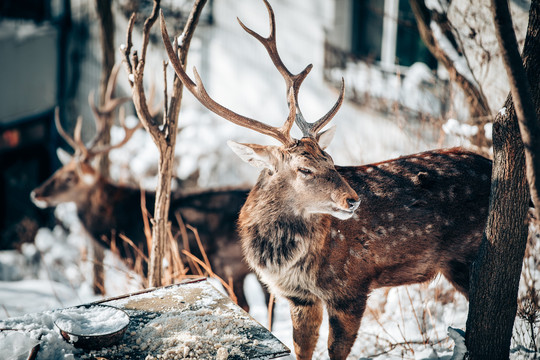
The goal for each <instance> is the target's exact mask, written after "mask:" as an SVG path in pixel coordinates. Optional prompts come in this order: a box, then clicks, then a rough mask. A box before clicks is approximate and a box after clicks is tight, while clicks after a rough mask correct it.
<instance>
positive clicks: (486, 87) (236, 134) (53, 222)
mask: <svg viewBox="0 0 540 360" xmlns="http://www.w3.org/2000/svg"><path fill="white" fill-rule="evenodd" d="M100 4H102V5H103V4H105V5H106V7H105V10H103V7H102V8H101V10H100V7H99V6H100ZM411 4H420V5H421V6H420V9H421V11H420V13H418V10H417V13H416V16H415V12H414V11H413V7H412V6H411ZM192 5H193V2H192V1H189V0H164V1H162V2H161V8H162V9H163V11H164V14H165V18H166V21H167V26H168V29H169V33H170V35H171V36H179V35H180V33H181V32H182V29H183V27H184V24H185V22H186V19H187V17H188V15H189V12H190V11H191V7H192ZM271 5H272V7H273V9H274V12H275V14H276V27H277V46H278V49H279V52H280V54H281V57H282V59H283V61H284V63H285V64H286V66H287V67H288V68H289V69H290V71H291V72H293V73H298V72H300V71H302V70H303V69H304V68H305V67H306V66H307V65H308V64H310V63H311V64H313V69H312V71H311V72H310V74H309V76H308V77H307V79H306V81H305V82H304V83H303V85H302V87H301V89H300V93H299V105H300V107H301V109H302V112H303V114H304V116H305V117H306V119H307V120H308V121H314V120H316V119H318V118H320V117H322V116H323V115H324V114H325V113H326V112H327V111H328V110H329V109H330V108H331V107H332V106H333V104H334V102H335V101H336V99H337V97H338V94H339V88H340V85H341V79H342V78H343V79H344V81H345V88H346V95H345V96H346V100H345V102H344V104H343V106H342V107H341V109H340V111H339V113H338V115H337V116H336V117H335V119H334V120H333V121H332V123H333V124H334V125H336V126H337V131H336V136H335V138H334V141H333V143H332V144H331V145H330V147H329V148H328V149H327V152H328V153H329V154H331V155H332V157H333V158H334V161H335V163H336V164H338V165H359V164H364V163H369V162H376V161H381V160H385V159H389V158H391V157H397V156H400V155H405V154H409V153H413V152H418V151H423V150H428V149H433V148H437V147H450V146H463V147H467V148H469V149H472V150H474V151H477V152H480V153H482V154H484V155H486V156H490V154H491V122H492V119H493V117H494V115H495V114H497V112H498V111H504V109H500V107H501V106H502V104H503V102H504V99H505V98H506V96H507V94H508V91H509V87H508V85H507V83H508V81H507V79H506V73H505V71H504V70H503V67H502V62H501V59H500V55H499V51H498V49H497V46H498V44H497V41H496V39H495V36H494V32H493V31H494V30H493V24H492V18H491V13H490V9H489V1H486V0H481V1H476V2H474V3H472V2H470V1H466V0H453V1H449V2H447V1H443V0H441V1H438V0H426V1H411V2H409V1H408V0H384V1H382V0H272V1H271ZM510 5H511V10H512V15H513V21H514V25H515V28H516V34H517V37H518V42H519V44H520V45H522V44H523V40H524V37H525V31H526V27H527V19H528V10H529V2H528V1H525V0H511V1H510ZM151 9H152V1H150V0H108V1H103V0H95V1H84V0H0V280H1V284H0V285H1V286H0V293H1V294H2V295H3V296H4V299H5V300H4V301H3V302H2V306H3V308H4V312H5V314H2V316H13V315H17V314H21V313H25V312H28V311H37V310H43V309H45V308H47V306H49V307H51V306H52V307H54V306H58V303H60V304H61V305H66V303H67V299H69V298H70V297H72V295H70V294H72V293H73V292H74V293H76V294H77V297H78V298H77V299H78V301H83V300H87V299H88V298H89V297H90V296H93V294H92V291H91V289H90V285H88V284H89V282H90V280H89V279H88V278H89V275H88V273H86V272H85V271H84V270H80V269H78V270H76V271H75V270H73V271H72V272H70V270H69V269H72V267H73V263H74V262H78V261H79V260H76V259H80V258H81V257H82V258H86V257H85V256H86V255H85V254H84V251H83V250H81V251H80V253H77V255H76V256H75V255H74V256H71V255H67V254H68V253H70V251H71V250H70V249H71V247H67V245H66V244H71V245H73V244H76V246H75V245H74V246H75V247H78V248H84V247H85V246H86V245H84V244H86V243H81V242H80V241H79V240H77V241H75V240H73V239H74V238H77V239H78V238H80V237H83V238H84V237H85V236H86V237H88V236H87V235H84V231H83V230H81V226H80V225H73V224H75V223H76V222H77V220H76V210H75V208H74V207H73V206H71V205H67V206H63V207H62V206H59V207H57V208H56V210H55V209H54V208H51V209H38V208H37V207H36V206H35V205H34V204H33V203H32V202H31V200H30V192H31V191H32V190H33V189H34V188H36V187H37V186H38V185H40V184H41V183H43V182H44V181H45V179H47V178H48V177H49V176H50V175H51V174H52V173H53V172H54V171H56V170H57V169H59V168H60V167H61V163H60V161H59V160H58V158H57V155H56V150H57V148H63V149H65V150H67V151H68V152H70V153H73V149H72V148H71V147H70V146H69V145H68V144H67V143H66V142H65V141H64V140H63V139H62V137H61V136H59V134H58V131H57V129H56V127H55V124H54V111H55V108H56V107H58V108H59V113H60V122H61V124H62V125H63V127H64V129H65V130H66V132H67V133H68V134H73V131H74V127H75V123H76V119H77V117H78V116H82V119H83V123H82V131H81V135H82V140H83V141H84V142H86V143H88V142H90V141H91V140H92V139H93V137H94V135H95V134H96V121H95V119H94V114H93V113H92V111H91V108H90V106H89V104H88V97H89V94H90V93H91V91H96V92H99V88H100V79H102V73H103V68H104V66H105V65H104V64H105V63H110V62H111V61H112V63H113V64H120V63H122V58H123V57H122V53H121V49H124V48H125V46H126V30H127V27H128V20H129V17H130V16H131V14H132V13H134V12H135V13H137V14H138V16H137V18H136V22H135V26H134V32H133V43H134V49H139V48H140V46H141V42H142V40H141V29H142V26H143V22H144V19H146V17H147V16H148V15H149V14H150V12H151ZM422 13H423V14H424V15H426V16H427V19H428V27H427V29H428V30H429V34H428V35H430V36H431V38H432V39H435V41H434V42H435V44H436V49H438V50H437V51H438V52H439V53H437V51H436V52H435V53H434V51H433V47H430V46H429V44H428V45H426V43H425V42H424V41H423V38H422V36H421V31H420V30H419V23H418V19H419V18H418V16H419V14H420V15H421V14H422ZM104 16H109V18H108V20H103V19H104ZM237 17H238V18H239V19H241V20H242V21H243V22H244V23H245V24H246V25H247V26H248V27H250V28H252V29H253V30H255V31H257V32H259V33H260V34H263V35H265V34H268V31H269V25H268V13H267V11H266V9H265V7H264V4H263V3H262V2H261V1H257V0H208V2H207V4H206V6H205V8H204V11H203V13H202V15H201V18H200V21H199V24H198V26H197V29H196V31H195V35H194V38H193V40H192V43H191V48H190V51H189V56H188V63H187V72H188V74H189V75H191V74H192V70H191V69H192V68H193V67H196V68H197V70H198V72H199V74H200V75H201V78H202V80H203V82H204V84H205V87H206V89H207V90H208V93H209V94H210V95H211V96H212V97H213V98H214V99H215V100H217V101H218V102H219V103H221V104H223V105H225V106H226V107H228V108H230V109H232V110H234V111H235V112H238V113H240V114H242V115H246V116H249V117H252V118H255V119H258V120H260V121H263V122H267V123H269V124H272V125H278V124H281V123H282V122H283V121H284V119H285V118H286V116H287V114H288V108H287V102H286V92H285V87H284V86H283V80H282V78H281V76H280V75H279V73H278V72H277V71H276V69H275V67H274V65H273V64H272V62H271V61H270V58H269V57H268V55H267V53H266V51H265V50H264V48H263V47H262V46H261V45H260V44H259V43H258V42H257V41H256V40H254V39H253V38H252V37H250V36H249V35H247V34H246V33H245V32H244V31H243V30H242V28H241V27H240V26H239V25H238V22H237V20H236V18H237ZM430 21H431V23H430ZM420 25H421V24H420ZM420 28H421V26H420ZM103 34H106V37H107V38H109V43H108V45H107V48H108V50H105V46H104V45H103V40H102V39H101V37H103V36H104V35H103ZM111 49H112V50H111ZM441 53H442V54H443V55H442V57H441ZM104 54H106V55H104ZM441 58H443V59H445V60H444V61H441ZM166 59H167V55H166V53H165V50H164V47H163V44H162V41H161V35H160V33H159V26H158V24H156V25H155V26H154V28H153V29H152V32H151V36H150V43H149V48H148V54H147V59H146V69H145V77H144V81H145V83H144V85H145V87H146V88H147V89H151V88H153V89H155V91H153V93H154V96H153V99H152V102H153V104H155V105H159V104H163V94H164V90H163V89H164V84H165V82H164V75H163V61H164V60H166ZM454 73H458V74H461V77H458V79H457V80H456V77H455V76H454V75H453V74H454ZM166 76H167V84H168V87H169V93H170V92H171V91H170V88H171V84H172V79H173V72H172V70H171V69H170V68H169V69H168V72H167V75H166ZM464 84H469V85H471V84H472V85H473V86H472V87H473V88H474V89H476V93H475V94H476V95H475V96H476V98H471V93H469V92H467V91H464ZM131 91H132V90H131V87H130V84H129V81H128V76H127V75H126V71H125V68H124V66H122V67H121V69H120V73H119V78H118V81H117V86H116V96H117V97H119V96H131ZM148 91H149V92H150V90H148ZM478 99H481V100H482V101H481V106H480V105H478V101H476V100H478ZM124 107H125V109H126V112H127V114H128V116H127V123H128V124H130V126H133V125H134V124H136V123H137V119H136V117H135V111H134V108H133V105H132V103H131V102H128V103H126V104H125V105H124ZM292 134H293V136H297V137H298V136H299V134H300V132H299V131H298V129H293V132H292ZM110 135H111V139H112V142H113V143H115V142H117V141H118V140H119V139H121V138H122V137H123V130H122V128H121V127H119V126H118V124H117V123H116V124H115V126H113V127H112V129H111V134H110ZM227 140H236V141H239V142H253V143H259V144H269V143H271V142H272V140H271V139H267V138H265V137H264V136H262V135H260V134H258V133H255V132H253V131H250V130H247V129H244V128H240V127H238V126H235V125H233V124H231V123H229V122H227V121H224V120H223V119H220V118H218V117H217V116H215V115H213V114H212V113H210V112H209V111H208V110H206V109H205V108H203V107H202V106H201V105H200V104H199V103H198V102H197V101H196V100H195V99H194V98H193V96H192V95H191V94H190V93H189V92H187V91H185V92H184V97H183V100H182V104H181V111H180V117H179V134H178V139H177V143H176V149H175V156H176V161H175V168H174V182H173V191H175V190H178V189H183V190H185V189H188V188H189V189H212V188H218V187H239V186H243V187H249V186H251V185H253V183H254V182H255V180H256V178H257V175H258V170H257V169H255V168H252V167H250V166H248V165H246V164H244V163H243V162H242V161H241V160H240V159H238V158H237V157H236V156H234V155H233V154H232V152H231V151H230V150H229V149H228V147H227V145H226V141H227ZM109 160H110V165H109V166H108V168H107V172H108V174H106V177H107V178H108V179H109V180H110V181H111V182H113V183H115V184H121V185H126V186H131V187H134V188H142V189H146V190H148V191H151V190H153V189H155V187H156V183H157V171H158V166H157V162H158V151H157V149H156V146H155V145H154V144H153V142H152V141H151V139H150V136H149V135H148V134H147V133H146V132H145V131H144V130H143V129H139V130H137V132H136V133H135V134H134V136H133V138H132V139H131V140H130V141H129V142H128V143H127V144H126V145H124V146H123V147H121V148H119V149H117V150H113V151H111V152H110V154H109ZM74 233H76V234H77V235H76V236H74V235H73V234H74ZM81 234H83V235H81ZM85 241H88V239H87V240H85ZM59 244H60V245H61V246H64V247H63V248H62V250H59V251H58V252H55V251H53V250H52V249H55V248H56V247H57V246H58V245H59ZM81 244H82V245H81ZM77 251H79V250H77ZM70 254H71V253H70ZM81 254H82V255H81ZM36 259H37V260H36ZM66 259H67V260H66ZM43 264H46V265H47V266H46V269H44V268H43V266H42V265H43ZM115 266H120V265H115ZM66 269H68V270H66ZM126 271H127V270H126ZM28 279H37V280H43V279H47V280H48V281H49V284H51V283H54V284H55V285H54V286H52V288H53V290H43V289H41V288H40V291H41V290H42V293H41V294H40V296H42V298H43V299H45V298H47V299H50V302H49V303H48V305H43V306H38V304H35V301H29V303H28V304H24V301H23V302H22V304H21V303H19V304H17V301H18V299H23V298H24V295H23V294H27V295H28V294H29V293H25V291H27V290H24V289H27V288H28V289H29V288H31V287H34V288H35V287H36V286H35V283H30V284H32V285H28V284H29V283H26V285H20V287H19V288H17V287H16V286H15V285H14V284H16V282H17V281H24V280H28ZM84 284H87V285H84ZM139 285H140V284H139ZM85 286H86V287H85ZM137 286H138V285H137ZM137 286H134V287H129V286H127V285H126V284H125V283H124V284H122V286H121V287H120V288H115V289H114V290H113V289H112V287H111V288H109V291H108V292H106V293H108V294H109V295H112V294H114V293H121V292H123V291H129V290H133V289H136V288H137ZM62 294H64V295H62ZM8 298H9V299H8ZM33 299H35V297H34V298H33ZM45 302H46V301H45ZM459 306H461V307H463V304H461V305H459ZM460 311H461V310H460ZM0 312H1V311H0ZM462 313H463V312H462ZM462 315H464V313H463V314H462ZM443 325H444V323H443ZM443 332H444V330H443Z"/></svg>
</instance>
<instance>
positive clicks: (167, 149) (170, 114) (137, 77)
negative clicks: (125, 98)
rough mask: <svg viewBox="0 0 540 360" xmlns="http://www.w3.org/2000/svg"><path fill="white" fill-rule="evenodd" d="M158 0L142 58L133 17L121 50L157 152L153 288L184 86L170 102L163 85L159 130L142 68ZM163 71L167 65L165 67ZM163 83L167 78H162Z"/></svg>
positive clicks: (194, 15) (184, 50)
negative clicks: (134, 39) (135, 47)
mask: <svg viewBox="0 0 540 360" xmlns="http://www.w3.org/2000/svg"><path fill="white" fill-rule="evenodd" d="M159 3H160V1H159V0H154V8H153V9H152V14H151V15H150V17H149V18H148V19H146V21H145V23H144V26H143V44H142V50H141V58H140V59H139V57H138V55H137V53H136V52H134V53H133V55H132V58H131V59H130V55H131V47H132V43H131V33H132V30H133V25H134V20H135V18H134V16H132V17H131V19H130V24H129V28H128V34H127V46H126V48H125V49H124V63H125V65H126V69H127V72H128V74H129V75H130V76H132V80H130V84H131V86H132V88H133V102H134V104H135V109H136V111H137V115H138V116H139V119H140V121H141V122H142V124H143V126H144V128H145V129H146V131H148V133H149V134H150V135H151V137H152V140H153V141H154V143H155V144H156V146H157V147H158V150H159V167H158V171H159V176H158V185H157V188H156V203H155V208H154V217H153V219H152V224H153V227H152V245H151V253H150V265H149V268H148V286H149V287H155V286H161V285H162V268H163V255H164V251H165V241H167V238H168V236H169V228H170V223H169V220H168V213H169V207H170V193H171V178H172V170H173V162H174V147H175V145H176V135H177V132H178V115H179V113H180V105H181V101H182V92H183V85H182V82H181V81H180V80H179V79H178V78H177V77H176V76H175V77H174V83H173V92H172V95H171V99H170V102H168V96H167V83H166V81H165V89H164V94H165V99H164V105H165V106H164V114H163V125H162V127H160V126H159V124H157V122H156V121H155V120H154V118H153V116H152V115H151V113H150V109H149V107H148V103H147V101H146V95H145V92H144V87H143V74H144V65H145V60H146V50H147V47H148V41H149V34H150V29H151V28H152V26H153V25H154V23H155V21H156V20H157V17H158V12H159ZM205 4H206V0H196V1H195V2H194V4H193V7H192V9H191V13H190V15H189V18H188V20H187V23H186V25H185V27H184V32H183V34H184V38H183V44H182V46H181V47H180V48H179V49H178V52H179V57H180V59H181V60H182V63H183V64H185V61H186V58H187V54H188V51H189V46H190V43H191V39H192V37H193V33H194V31H195V28H196V26H197V23H198V21H199V17H200V14H201V12H202V9H203V7H204V5H205ZM164 71H166V64H164ZM165 80H166V77H165Z"/></svg>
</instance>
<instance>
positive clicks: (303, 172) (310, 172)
mask: <svg viewBox="0 0 540 360" xmlns="http://www.w3.org/2000/svg"><path fill="white" fill-rule="evenodd" d="M298 172H299V173H300V174H302V175H305V176H308V175H313V171H311V170H309V169H306V168H303V167H299V168H298Z"/></svg>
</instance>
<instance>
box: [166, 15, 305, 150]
mask: <svg viewBox="0 0 540 360" xmlns="http://www.w3.org/2000/svg"><path fill="white" fill-rule="evenodd" d="M160 24H161V37H162V38H163V43H164V45H165V49H166V50H167V55H168V56H169V60H170V62H171V65H172V67H173V69H174V71H175V73H176V75H177V76H178V78H179V79H180V80H181V81H182V83H183V84H184V86H185V87H186V88H187V89H188V90H189V91H190V92H191V93H192V94H193V95H194V96H195V97H196V98H197V99H198V100H199V101H200V102H201V104H203V105H204V106H205V107H206V108H207V109H208V110H210V111H212V112H213V113H215V114H217V115H219V116H221V117H223V118H224V119H226V120H229V121H230V122H232V123H234V124H236V125H240V126H243V127H246V128H248V129H252V130H255V131H257V132H259V133H261V134H264V135H268V136H271V137H273V138H274V139H276V140H278V141H280V142H281V143H282V144H284V145H286V146H291V145H293V144H294V143H295V142H296V141H295V140H294V139H293V138H291V136H290V134H289V131H286V130H287V126H286V125H287V124H288V122H290V121H289V120H288V121H287V122H286V123H285V125H284V126H283V127H281V128H277V127H273V126H270V125H267V124H265V123H262V122H260V121H257V120H254V119H251V118H249V117H246V116H242V115H240V114H237V113H235V112H234V111H232V110H230V109H227V108H226V107H224V106H223V105H221V104H219V103H218V102H216V101H214V100H213V99H212V98H211V97H210V96H209V95H208V93H207V92H206V89H205V88H204V85H203V83H202V80H201V78H200V76H199V74H198V73H197V69H195V68H193V74H194V76H195V82H193V81H192V80H191V78H190V77H189V76H188V75H187V74H186V71H185V70H184V66H183V64H181V63H180V59H178V56H177V54H176V52H175V49H174V48H173V46H172V44H171V41H170V38H169V33H168V32H167V26H166V25H165V18H164V17H163V13H161V14H160ZM291 126H292V125H291ZM288 128H289V130H290V126H288Z"/></svg>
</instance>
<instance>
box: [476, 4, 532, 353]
mask: <svg viewBox="0 0 540 360" xmlns="http://www.w3.org/2000/svg"><path fill="white" fill-rule="evenodd" d="M493 12H494V18H495V22H496V24H497V25H496V26H497V27H498V29H497V31H498V32H501V31H502V32H504V33H505V34H504V35H501V34H499V35H498V36H499V41H500V43H501V45H503V43H504V44H506V43H505V41H506V40H508V39H503V38H506V37H507V36H512V35H511V34H509V33H513V29H512V23H511V18H510V15H509V13H508V7H507V4H506V0H502V1H499V0H494V1H493ZM538 29H540V1H539V0H533V1H532V4H531V8H530V10H529V24H528V29H527V37H526V39H525V45H524V48H523V54H522V58H523V60H521V58H519V59H516V54H518V53H517V43H516V42H515V38H514V42H512V43H510V44H506V45H504V47H505V49H503V53H504V52H508V54H503V56H504V57H507V56H511V57H512V58H511V59H510V58H508V59H506V61H507V62H508V63H507V64H506V67H507V70H509V73H510V75H511V76H510V78H511V81H510V83H511V87H512V94H510V95H509V96H508V98H507V100H506V102H505V105H504V108H503V109H504V110H503V111H500V112H499V114H498V115H497V116H496V118H495V122H494V125H493V152H494V162H493V175H492V185H491V196H490V212H489V216H488V222H487V225H486V230H485V232H484V237H483V241H482V245H481V247H480V251H479V254H478V258H477V260H476V261H475V263H474V265H473V269H472V272H471V293H470V303H469V315H468V318H467V333H466V344H467V349H468V358H469V359H508V357H509V350H510V341H511V336H512V328H513V324H514V320H515V316H516V309H517V301H516V300H517V291H518V286H519V279H520V275H521V267H522V262H523V256H524V253H525V247H526V242H527V224H526V214H527V209H528V205H529V199H530V196H529V187H528V186H527V181H526V177H525V171H524V169H525V168H526V160H525V158H526V156H525V154H526V152H528V151H530V152H532V153H535V152H536V153H538V151H539V147H538V145H534V144H537V142H536V143H535V142H534V141H536V140H534V139H531V138H530V137H529V138H527V135H525V136H524V137H523V140H524V141H525V142H526V143H527V146H524V145H523V141H522V135H523V132H522V134H520V127H521V128H522V129H523V127H524V125H531V123H532V126H533V127H534V126H535V124H536V126H537V125H538V124H537V122H536V119H534V114H535V112H536V114H537V115H538V113H539V111H540V85H539V83H538V79H539V78H540V73H539V72H540V33H539V32H538ZM510 41H512V40H510ZM510 53H513V55H510ZM522 61H523V65H522V63H521V62H522ZM521 66H524V70H525V72H524V73H522V74H519V69H517V68H520V67H521ZM508 67H512V69H511V70H510V69H508ZM514 71H516V73H514ZM512 74H514V75H512ZM515 74H517V75H518V76H517V77H515ZM512 78H513V79H512ZM527 78H528V81H529V84H530V85H531V94H532V102H531V103H529V104H527V100H526V99H525V98H526V97H528V95H527V94H526V92H525V91H523V90H522V89H523V88H524V87H526V84H527V81H526V79H527ZM518 89H521V90H518ZM514 92H515V93H514ZM512 95H514V98H515V103H514V100H513V96H512ZM529 99H530V97H529ZM524 101H525V102H524ZM533 104H534V105H533ZM525 108H527V109H525ZM518 119H520V120H519V123H518ZM525 127H526V126H525ZM532 135H533V136H532V137H533V138H534V136H535V135H536V134H534V133H533V134H532ZM533 146H536V147H534V148H533ZM527 162H529V158H528V156H527ZM533 180H534V179H533ZM529 185H531V186H534V185H535V183H534V181H530V184H529Z"/></svg>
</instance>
